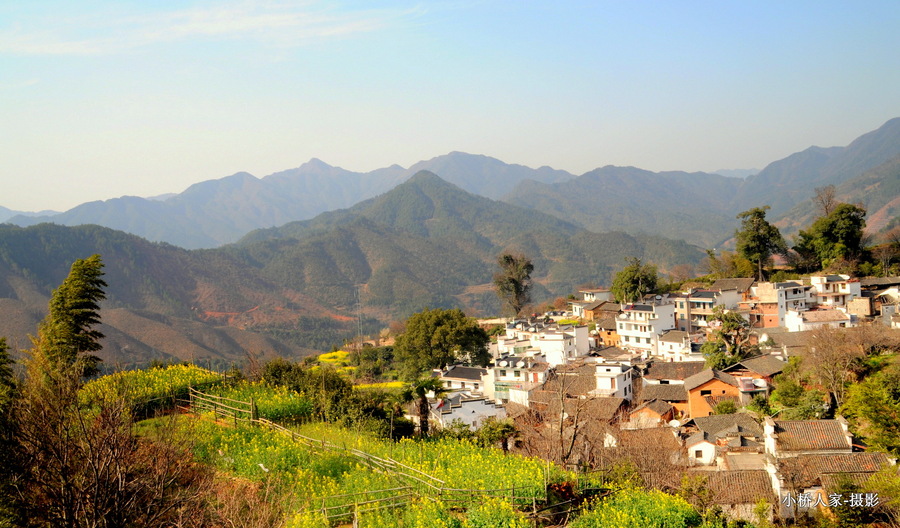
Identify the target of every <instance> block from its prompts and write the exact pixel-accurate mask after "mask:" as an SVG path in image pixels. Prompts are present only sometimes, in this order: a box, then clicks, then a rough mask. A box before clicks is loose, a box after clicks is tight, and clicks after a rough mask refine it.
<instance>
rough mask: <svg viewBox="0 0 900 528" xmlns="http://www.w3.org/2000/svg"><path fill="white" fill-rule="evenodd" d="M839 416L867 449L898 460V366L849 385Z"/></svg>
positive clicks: (898, 364)
mask: <svg viewBox="0 0 900 528" xmlns="http://www.w3.org/2000/svg"><path fill="white" fill-rule="evenodd" d="M840 413H841V414H842V415H843V416H844V417H845V418H847V419H848V420H849V421H850V423H851V424H852V425H853V427H854V429H855V432H856V433H857V434H859V435H861V436H862V437H863V438H865V439H866V442H867V443H868V444H869V445H870V446H872V447H873V448H875V449H878V450H880V451H885V452H887V453H890V454H891V455H892V456H900V363H894V364H892V365H890V366H888V367H887V368H885V369H884V370H881V371H880V372H877V373H876V374H874V375H872V376H869V377H868V378H866V379H865V380H864V381H862V382H861V383H857V384H854V385H852V386H851V387H850V389H849V390H848V394H847V401H846V402H844V405H843V406H842V407H841V409H840Z"/></svg>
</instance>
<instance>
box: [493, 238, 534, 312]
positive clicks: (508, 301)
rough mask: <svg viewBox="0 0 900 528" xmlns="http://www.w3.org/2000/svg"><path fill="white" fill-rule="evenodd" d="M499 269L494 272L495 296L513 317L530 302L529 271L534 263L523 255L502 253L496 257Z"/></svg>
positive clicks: (532, 268)
mask: <svg viewBox="0 0 900 528" xmlns="http://www.w3.org/2000/svg"><path fill="white" fill-rule="evenodd" d="M497 264H498V265H499V266H500V271H498V272H497V273H495V274H494V287H495V288H496V289H497V296H498V297H500V300H501V301H502V302H503V303H504V304H505V305H506V306H507V307H508V308H509V310H510V311H511V312H512V314H513V317H517V316H518V315H519V314H520V313H522V309H523V308H525V305H527V304H528V303H529V302H531V272H532V271H534V265H533V264H532V263H531V260H530V259H529V258H528V257H526V256H525V255H514V254H511V253H504V254H502V255H500V256H499V257H498V258H497Z"/></svg>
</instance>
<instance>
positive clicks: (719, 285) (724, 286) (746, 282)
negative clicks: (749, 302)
mask: <svg viewBox="0 0 900 528" xmlns="http://www.w3.org/2000/svg"><path fill="white" fill-rule="evenodd" d="M753 282H754V280H753V279H752V278H736V279H719V280H717V281H716V282H714V283H712V286H710V287H709V289H711V290H720V291H721V290H737V291H738V292H740V293H743V292H745V291H747V290H749V289H750V287H751V286H753Z"/></svg>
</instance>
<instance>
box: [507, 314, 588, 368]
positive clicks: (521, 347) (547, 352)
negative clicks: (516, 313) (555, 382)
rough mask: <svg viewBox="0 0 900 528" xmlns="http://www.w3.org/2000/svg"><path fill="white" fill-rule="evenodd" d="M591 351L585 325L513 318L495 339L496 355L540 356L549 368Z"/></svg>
mask: <svg viewBox="0 0 900 528" xmlns="http://www.w3.org/2000/svg"><path fill="white" fill-rule="evenodd" d="M590 351H591V345H590V336H589V335H588V327H587V326H586V325H559V324H557V323H530V322H527V321H514V322H512V323H510V324H508V325H507V326H506V336H505V337H502V338H500V339H498V340H497V354H498V355H503V354H515V355H526V356H536V355H541V356H544V358H545V361H546V362H547V363H549V364H550V366H551V367H555V366H558V365H564V364H566V363H568V362H569V361H571V360H572V359H575V358H576V357H581V356H586V355H587V354H588V353H589V352H590Z"/></svg>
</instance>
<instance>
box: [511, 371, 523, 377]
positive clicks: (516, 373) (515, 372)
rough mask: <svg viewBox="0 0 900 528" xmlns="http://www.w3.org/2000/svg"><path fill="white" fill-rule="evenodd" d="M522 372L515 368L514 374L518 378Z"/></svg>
mask: <svg viewBox="0 0 900 528" xmlns="http://www.w3.org/2000/svg"><path fill="white" fill-rule="evenodd" d="M521 373H522V372H521V371H518V370H514V371H513V376H514V377H516V378H518V377H519V375H520V374H521Z"/></svg>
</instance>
